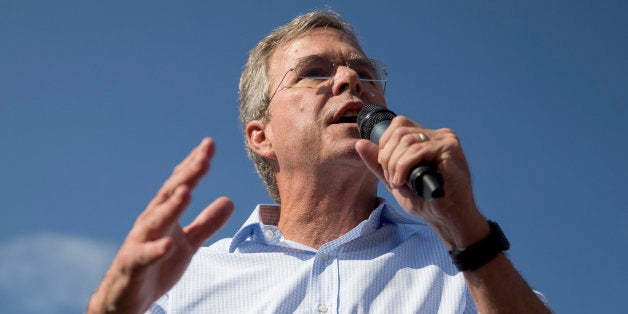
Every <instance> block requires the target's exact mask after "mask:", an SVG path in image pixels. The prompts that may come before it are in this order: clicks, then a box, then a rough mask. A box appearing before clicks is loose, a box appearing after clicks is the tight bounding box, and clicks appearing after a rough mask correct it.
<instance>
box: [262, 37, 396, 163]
mask: <svg viewBox="0 0 628 314" xmlns="http://www.w3.org/2000/svg"><path fill="white" fill-rule="evenodd" d="M358 57H365V54H364V52H362V50H361V48H360V47H359V46H358V44H357V43H355V42H354V41H353V40H351V39H350V38H349V37H347V36H346V35H344V34H343V33H342V32H340V31H338V30H335V29H326V28H316V29H313V30H310V31H308V32H306V33H305V34H303V35H302V36H300V37H298V38H296V39H295V40H292V41H290V42H288V43H285V44H283V45H280V46H279V47H278V48H277V50H276V51H275V53H274V54H273V55H272V56H271V58H270V63H269V78H270V81H271V84H270V89H269V90H270V91H272V92H274V91H275V90H276V91H277V92H276V93H274V95H273V97H272V100H271V102H270V107H269V110H270V120H269V121H268V123H267V124H266V126H265V132H266V136H267V137H268V139H269V140H270V141H271V143H272V147H273V151H274V154H275V157H276V159H277V161H278V163H279V165H280V167H281V169H282V171H283V170H289V169H292V168H293V167H294V169H303V167H304V166H306V168H308V169H309V168H311V167H309V166H313V167H318V166H322V165H347V164H349V165H353V166H357V167H364V165H363V163H362V161H361V160H360V158H359V156H358V155H357V152H355V149H354V145H355V142H356V141H357V139H358V138H359V132H358V129H357V126H356V123H355V118H347V117H348V116H357V113H358V112H359V110H360V109H361V108H362V106H364V105H365V104H379V105H385V99H384V95H383V91H382V89H381V88H378V87H377V86H376V85H377V84H374V83H370V82H363V81H360V79H359V75H358V73H357V72H356V71H354V70H353V69H352V68H349V67H347V66H345V64H346V62H347V61H350V60H354V59H356V58H358ZM312 58H319V59H325V60H330V61H332V62H333V63H335V64H338V65H339V66H336V67H335V71H334V72H333V74H332V75H333V76H332V78H331V79H329V80H326V81H325V80H322V81H320V82H318V84H316V86H312V84H306V83H304V81H303V80H302V78H299V74H303V73H299V72H298V71H289V70H290V69H291V68H294V67H295V66H296V65H297V64H303V60H308V59H312ZM284 75H285V78H284ZM314 75H316V74H314ZM282 78H283V82H282ZM280 82H281V83H280ZM330 169H333V168H330Z"/></svg>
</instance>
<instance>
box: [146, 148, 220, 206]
mask: <svg viewBox="0 0 628 314" xmlns="http://www.w3.org/2000/svg"><path fill="white" fill-rule="evenodd" d="M214 150H215V144H214V141H213V140H212V139H211V138H204V139H203V141H202V142H201V143H200V144H199V145H198V146H197V147H196V148H194V149H193V150H192V152H190V154H189V155H188V156H187V157H186V158H185V159H184V160H183V161H182V162H181V163H180V164H178V165H177V166H176V167H175V168H174V171H173V172H172V175H171V176H170V178H168V179H167V180H166V182H164V184H163V185H162V187H161V188H160V189H159V192H157V195H156V196H155V198H153V200H152V201H151V202H150V204H149V208H150V207H154V206H156V205H158V204H160V203H162V202H165V201H166V200H167V199H168V197H169V196H170V195H171V194H172V193H173V192H174V189H175V188H176V187H177V186H179V185H182V184H185V185H187V186H188V187H190V188H191V189H193V188H194V187H195V186H196V184H197V183H198V182H199V181H200V179H201V178H202V177H203V175H205V173H207V171H208V170H209V161H210V159H211V158H212V156H213V154H214Z"/></svg>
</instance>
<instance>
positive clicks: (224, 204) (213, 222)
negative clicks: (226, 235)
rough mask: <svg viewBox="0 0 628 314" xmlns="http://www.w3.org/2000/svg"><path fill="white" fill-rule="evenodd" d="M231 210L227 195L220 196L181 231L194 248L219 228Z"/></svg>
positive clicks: (231, 206)
mask: <svg viewBox="0 0 628 314" xmlns="http://www.w3.org/2000/svg"><path fill="white" fill-rule="evenodd" d="M232 212H233V202H232V201H231V200H230V199H229V198H227V197H220V198H218V199H216V200H215V201H214V202H212V203H211V204H209V206H207V207H206V208H205V209H204V210H203V211H202V212H201V213H200V214H199V215H198V216H197V217H196V218H195V219H194V221H192V223H190V224H189V225H188V226H187V227H185V228H184V229H183V232H184V233H185V234H186V235H187V237H188V240H189V241H190V243H191V244H192V245H193V247H194V248H198V247H200V246H201V245H202V244H203V242H205V241H206V240H207V239H209V237H210V236H212V235H213V234H214V233H215V232H216V231H218V229H220V228H221V227H222V226H223V225H224V224H225V223H226V222H227V219H228V218H229V217H230V216H231V213H232Z"/></svg>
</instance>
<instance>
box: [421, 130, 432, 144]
mask: <svg viewBox="0 0 628 314" xmlns="http://www.w3.org/2000/svg"><path fill="white" fill-rule="evenodd" d="M419 139H420V140H421V142H427V141H429V140H430V137H429V136H427V134H425V133H423V132H419Z"/></svg>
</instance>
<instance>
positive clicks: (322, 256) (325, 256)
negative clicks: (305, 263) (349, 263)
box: [321, 253, 329, 261]
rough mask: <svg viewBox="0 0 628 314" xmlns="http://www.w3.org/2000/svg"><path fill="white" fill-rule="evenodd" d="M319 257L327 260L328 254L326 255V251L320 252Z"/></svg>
mask: <svg viewBox="0 0 628 314" xmlns="http://www.w3.org/2000/svg"><path fill="white" fill-rule="evenodd" d="M321 258H322V259H323V260H324V261H327V260H328V259H329V255H327V253H321Z"/></svg>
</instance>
